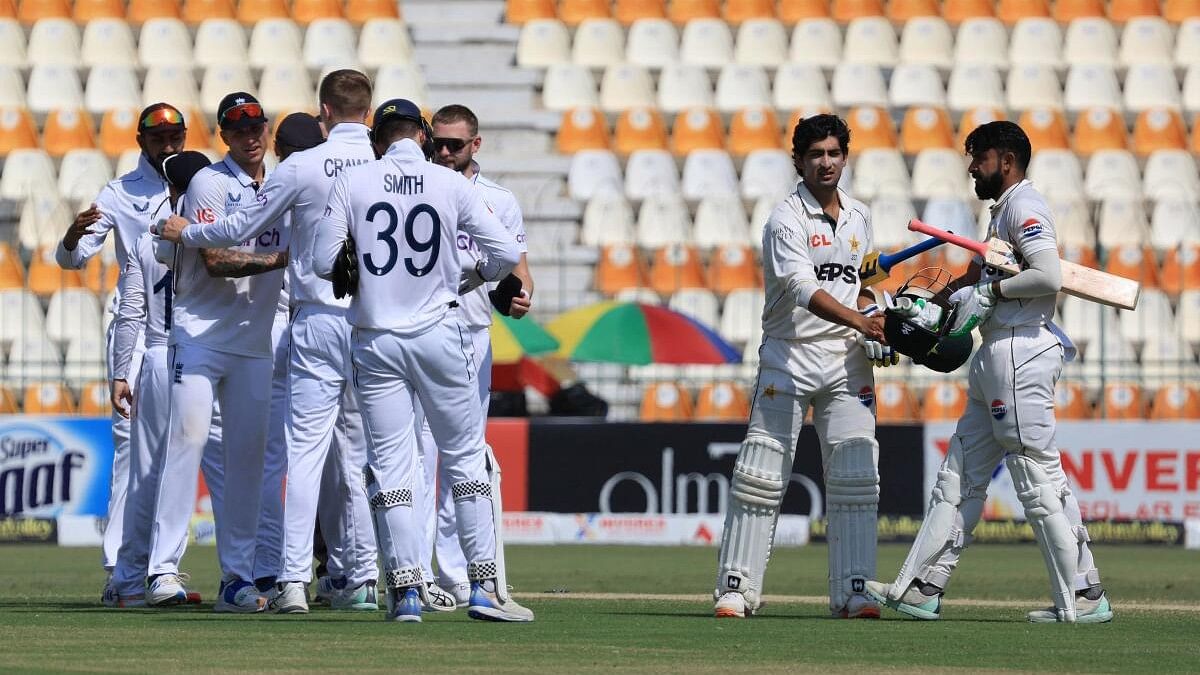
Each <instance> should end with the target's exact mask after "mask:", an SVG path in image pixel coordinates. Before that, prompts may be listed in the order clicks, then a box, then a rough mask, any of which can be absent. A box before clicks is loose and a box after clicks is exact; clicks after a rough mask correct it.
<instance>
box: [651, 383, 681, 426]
mask: <svg viewBox="0 0 1200 675" xmlns="http://www.w3.org/2000/svg"><path fill="white" fill-rule="evenodd" d="M639 417H640V418H641V420H642V421H643V422H687V421H690V420H691V419H692V397H691V394H689V393H688V391H687V390H686V389H684V388H683V387H681V386H680V385H679V384H678V383H675V382H655V383H652V384H648V385H646V391H645V393H644V394H643V395H642V405H641V411H640V413H639Z"/></svg>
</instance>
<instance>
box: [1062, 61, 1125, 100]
mask: <svg viewBox="0 0 1200 675" xmlns="http://www.w3.org/2000/svg"><path fill="white" fill-rule="evenodd" d="M1063 104H1064V106H1065V107H1066V109H1067V110H1068V111H1069V112H1083V111H1085V110H1089V109H1091V108H1110V109H1113V110H1120V109H1121V85H1120V84H1118V82H1117V74H1116V73H1115V72H1114V71H1113V69H1112V66H1108V65H1102V64H1091V63H1083V64H1079V65H1075V66H1071V69H1070V70H1069V71H1067V84H1066V87H1065V88H1064V91H1063Z"/></svg>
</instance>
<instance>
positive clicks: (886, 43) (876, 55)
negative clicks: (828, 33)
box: [842, 16, 900, 66]
mask: <svg viewBox="0 0 1200 675" xmlns="http://www.w3.org/2000/svg"><path fill="white" fill-rule="evenodd" d="M899 51H900V50H899V49H898V47H897V41H896V29H894V28H892V22H891V21H889V20H888V19H886V18H884V17H882V16H868V17H862V18H858V19H854V20H852V21H851V22H850V24H849V25H847V26H846V39H845V46H844V48H843V51H842V61H843V62H846V63H870V64H873V65H877V66H891V65H893V64H895V63H896V61H897V60H898V58H899Z"/></svg>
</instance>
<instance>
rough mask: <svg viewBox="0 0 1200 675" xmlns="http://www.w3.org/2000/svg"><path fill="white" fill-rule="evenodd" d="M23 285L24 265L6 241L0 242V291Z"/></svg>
mask: <svg viewBox="0 0 1200 675" xmlns="http://www.w3.org/2000/svg"><path fill="white" fill-rule="evenodd" d="M24 286H25V266H24V265H22V264H21V258H20V256H19V255H17V252H16V251H14V250H13V249H12V246H10V245H9V244H8V243H7V242H0V291H6V290H9V289H13V288H23V287H24ZM0 316H2V315H0Z"/></svg>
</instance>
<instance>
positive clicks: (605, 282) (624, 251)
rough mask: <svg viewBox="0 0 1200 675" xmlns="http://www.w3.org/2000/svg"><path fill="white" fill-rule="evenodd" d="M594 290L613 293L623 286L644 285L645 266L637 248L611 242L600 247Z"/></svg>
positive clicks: (606, 293) (608, 293)
mask: <svg viewBox="0 0 1200 675" xmlns="http://www.w3.org/2000/svg"><path fill="white" fill-rule="evenodd" d="M595 286H596V290H598V291H600V292H601V293H603V294H605V295H613V294H614V293H616V292H617V291H619V290H621V289H623V288H639V287H645V286H646V267H645V263H644V262H642V260H641V257H640V256H639V255H638V252H637V249H636V248H634V247H632V246H628V245H624V244H612V245H608V246H604V247H602V248H601V249H600V261H599V262H598V263H597V264H596V277H595Z"/></svg>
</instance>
